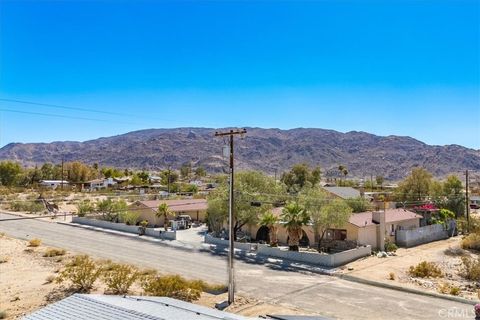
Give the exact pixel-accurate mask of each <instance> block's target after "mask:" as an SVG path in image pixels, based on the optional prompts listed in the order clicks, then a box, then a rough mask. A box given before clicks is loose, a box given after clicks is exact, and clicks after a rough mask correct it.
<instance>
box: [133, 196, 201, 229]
mask: <svg viewBox="0 0 480 320" xmlns="http://www.w3.org/2000/svg"><path fill="white" fill-rule="evenodd" d="M162 203H166V204H167V205H168V208H169V210H170V212H172V215H170V216H169V217H168V219H170V220H172V219H174V218H175V217H176V216H178V215H189V216H190V217H191V218H192V220H193V221H199V222H205V219H206V215H207V200H206V199H181V200H146V201H136V202H135V203H133V204H131V205H130V206H129V209H130V210H132V211H135V212H137V213H138V214H139V215H140V217H139V219H140V220H148V222H149V223H150V224H151V225H156V226H160V227H161V226H163V225H164V223H165V221H164V217H156V216H155V214H156V213H157V210H158V206H159V205H160V204H162Z"/></svg>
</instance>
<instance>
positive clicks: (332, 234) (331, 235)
mask: <svg viewBox="0 0 480 320" xmlns="http://www.w3.org/2000/svg"><path fill="white" fill-rule="evenodd" d="M325 238H326V239H327V240H345V239H347V230H345V229H328V230H327V233H326V236H325Z"/></svg>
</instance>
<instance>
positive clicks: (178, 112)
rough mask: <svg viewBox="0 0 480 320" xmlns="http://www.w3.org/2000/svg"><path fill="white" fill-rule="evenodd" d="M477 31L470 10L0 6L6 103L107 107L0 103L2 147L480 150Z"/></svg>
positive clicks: (247, 4)
mask: <svg viewBox="0 0 480 320" xmlns="http://www.w3.org/2000/svg"><path fill="white" fill-rule="evenodd" d="M479 23H480V2H479V1H476V0H472V1H462V0H452V1H441V0H435V1H433V0H432V1H426V0H425V1H424V0H418V1H395V0H393V1H390V0H389V1H386V0H385V1H360V0H359V1H353V0H352V1H342V0H339V1H333V0H331V1H328V0H326V1H304V2H302V1H291V2H290V1H281V2H280V1H143V2H142V1H133V0H132V1H113V0H112V1H51V2H48V1H5V0H2V1H1V2H0V24H1V25H0V27H1V29H0V45H1V46H0V98H2V99H16V100H25V101H34V102H40V103H47V104H56V105H64V106H69V107H80V108H87V109H94V110H97V111H102V112H106V113H95V112H86V111H81V110H71V109H60V108H52V107H46V106H35V105H27V104H20V103H13V102H6V101H0V110H3V111H0V146H3V145H5V144H7V143H10V142H49V141H55V140H86V139H92V138H97V137H100V136H110V135H114V134H120V133H125V132H128V131H132V130H137V129H144V128H161V127H178V126H205V127H225V126H259V127H277V128H294V127H318V128H328V129H335V130H338V131H342V132H347V131H351V130H359V131H367V132H371V133H375V134H380V135H390V134H395V135H409V136H412V137H414V138H417V139H419V140H422V141H424V142H426V143H429V144H440V145H444V144H460V145H464V146H468V147H473V148H477V149H478V148H480V93H479V87H480V63H479V59H480V58H479V56H480V49H479V46H480V44H479V43H480V28H479ZM5 110H10V111H20V112H30V113H39V114H35V115H34V114H27V113H14V112H9V111H5ZM113 113H115V114H113ZM40 114H53V115H57V116H58V115H59V116H64V117H73V118H75V119H70V118H60V117H52V116H45V115H40ZM80 118H81V119H80Z"/></svg>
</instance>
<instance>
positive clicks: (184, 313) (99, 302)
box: [23, 293, 253, 320]
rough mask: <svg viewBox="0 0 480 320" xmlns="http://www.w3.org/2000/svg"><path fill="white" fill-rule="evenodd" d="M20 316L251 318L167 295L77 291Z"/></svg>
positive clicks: (35, 319) (36, 319)
mask: <svg viewBox="0 0 480 320" xmlns="http://www.w3.org/2000/svg"><path fill="white" fill-rule="evenodd" d="M23 319H24V320H41V319H50V320H60V319H62V320H80V319H104V320H117V319H136V320H143V319H145V320H162V319H164V320H173V319H198V320H215V319H218V320H220V319H232V320H247V319H253V318H247V317H244V316H240V315H236V314H232V313H228V312H224V311H220V310H216V309H211V308H207V307H204V306H200V305H196V304H193V303H189V302H185V301H181V300H177V299H172V298H166V297H152V296H113V295H99V294H78V293H77V294H74V295H71V296H69V297H67V298H65V299H63V300H60V301H58V302H56V303H53V304H50V305H48V306H46V307H44V308H42V309H40V310H38V311H36V312H34V313H32V314H30V315H27V316H25V317H24V318H23Z"/></svg>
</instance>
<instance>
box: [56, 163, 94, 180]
mask: <svg viewBox="0 0 480 320" xmlns="http://www.w3.org/2000/svg"><path fill="white" fill-rule="evenodd" d="M64 167H65V170H66V171H67V177H68V180H69V181H71V182H74V183H80V182H85V181H88V180H92V179H94V178H96V176H97V172H96V171H95V170H94V169H93V168H90V167H89V166H87V165H86V164H84V163H82V162H80V161H73V162H66V163H65V164H64Z"/></svg>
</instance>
